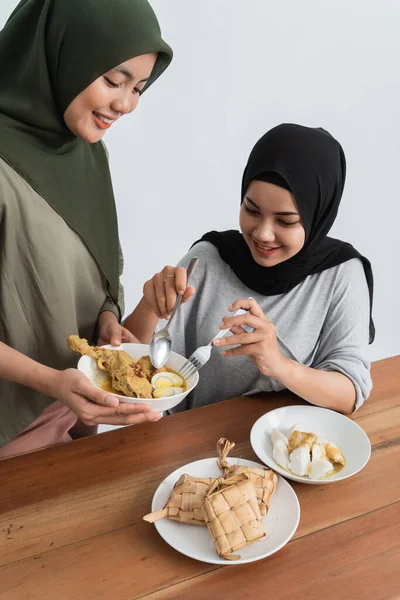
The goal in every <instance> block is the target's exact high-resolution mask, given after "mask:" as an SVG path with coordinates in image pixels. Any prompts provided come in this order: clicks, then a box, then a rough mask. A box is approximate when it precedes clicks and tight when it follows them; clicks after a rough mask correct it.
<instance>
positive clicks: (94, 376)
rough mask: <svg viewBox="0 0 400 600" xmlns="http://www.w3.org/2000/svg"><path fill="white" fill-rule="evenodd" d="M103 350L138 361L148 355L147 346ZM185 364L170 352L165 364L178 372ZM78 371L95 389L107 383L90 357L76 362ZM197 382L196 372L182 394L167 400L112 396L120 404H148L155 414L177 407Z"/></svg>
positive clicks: (105, 377) (185, 360) (103, 373)
mask: <svg viewBox="0 0 400 600" xmlns="http://www.w3.org/2000/svg"><path fill="white" fill-rule="evenodd" d="M103 348H110V349H112V350H125V352H127V353H128V354H129V355H130V356H132V358H134V359H135V360H139V358H142V356H147V355H148V354H149V346H148V344H121V346H119V347H118V348H115V347H114V346H103ZM186 362H187V359H186V358H185V357H184V356H181V355H180V354H176V352H171V354H170V356H169V359H168V361H167V364H166V365H165V366H166V367H167V368H170V369H173V370H174V371H179V369H180V368H181V367H182V366H183V365H184V364H185V363H186ZM78 369H79V370H80V371H82V373H84V374H85V375H86V377H88V378H89V380H90V382H91V383H93V385H95V386H96V387H99V388H101V387H102V385H104V383H105V382H106V381H107V379H108V375H107V373H106V372H105V371H102V370H101V369H99V367H98V366H97V362H96V360H95V359H94V358H92V357H91V356H82V357H81V358H80V359H79V362H78ZM198 381H199V374H198V372H197V371H196V373H194V375H191V376H190V377H188V379H187V380H186V390H185V391H184V392H182V394H177V395H176V396H170V397H169V398H128V397H127V396H120V395H119V394H113V395H114V396H116V397H117V398H119V400H120V401H121V402H130V403H131V404H148V405H149V406H151V408H152V409H153V410H155V411H157V412H162V411H164V410H169V409H170V408H173V407H174V406H177V405H178V404H179V403H180V402H182V400H183V399H184V398H185V397H186V396H187V395H188V394H189V392H191V391H192V390H193V389H194V388H195V387H196V385H197V382H198Z"/></svg>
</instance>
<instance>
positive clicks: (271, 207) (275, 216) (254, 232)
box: [240, 181, 305, 267]
mask: <svg viewBox="0 0 400 600" xmlns="http://www.w3.org/2000/svg"><path fill="white" fill-rule="evenodd" d="M240 229H241V231H242V234H243V237H244V239H245V241H246V243H247V245H248V247H249V248H250V251H251V253H252V255H253V258H254V260H255V261H256V263H258V264H259V265H261V266H262V267H273V266H274V265H277V264H279V263H281V262H284V261H285V260H288V259H289V258H291V257H292V256H294V255H295V254H297V253H298V252H299V251H300V250H301V249H302V247H303V246H304V242H305V231H304V227H303V224H302V222H301V217H300V214H299V211H298V209H297V206H296V203H295V200H294V197H293V194H291V193H290V192H289V191H288V190H285V189H284V188H281V187H278V186H277V185H274V184H272V183H266V182H264V181H251V182H250V185H249V187H248V188H247V191H246V194H245V197H244V199H243V203H242V205H241V208H240Z"/></svg>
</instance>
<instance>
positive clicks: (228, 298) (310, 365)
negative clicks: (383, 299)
mask: <svg viewBox="0 0 400 600" xmlns="http://www.w3.org/2000/svg"><path fill="white" fill-rule="evenodd" d="M345 176H346V162H345V156H344V152H343V149H342V147H341V145H340V144H339V142H337V140H335V139H334V138H333V137H332V136H331V135H330V134H329V133H328V132H326V131H324V130H323V129H313V128H309V127H303V126H300V125H294V124H282V125H279V126H278V127H275V128H274V129H272V130H270V131H268V132H267V133H266V134H265V135H264V136H263V137H262V138H261V139H260V140H259V141H258V142H257V144H256V145H255V147H254V148H253V150H252V152H251V154H250V157H249V160H248V163H247V166H246V168H245V171H244V175H243V181H242V193H241V209H240V228H241V233H240V232H239V231H225V232H216V231H212V232H209V233H207V234H206V235H204V236H203V237H202V238H201V240H199V241H198V242H197V243H196V244H195V245H194V247H192V249H191V250H190V252H189V253H188V254H187V255H186V256H185V258H184V259H183V261H182V262H181V264H182V265H183V266H186V265H187V264H188V261H189V260H190V258H191V257H192V256H193V255H195V254H196V255H198V256H199V257H200V263H199V267H198V269H197V271H196V272H195V274H194V283H193V286H194V288H196V289H197V293H196V295H195V297H194V299H193V300H192V301H191V302H190V303H189V304H187V305H186V306H185V310H182V315H181V317H180V318H181V322H180V323H177V324H175V326H174V329H173V331H172V332H171V333H172V339H173V340H174V342H175V340H177V343H176V344H175V346H174V349H175V350H176V351H177V352H179V353H183V354H185V355H186V356H189V355H190V354H191V353H192V352H193V351H194V350H195V349H196V348H197V347H198V346H201V345H204V344H206V343H208V342H209V341H210V339H212V337H213V336H214V335H215V333H216V328H217V327H218V325H219V326H220V328H222V329H223V328H230V329H231V332H232V334H233V336H232V337H231V336H228V337H225V338H223V339H220V340H215V341H214V346H218V347H220V348H226V347H227V346H236V347H235V348H232V349H229V350H225V351H224V352H223V353H219V352H217V351H214V352H213V353H212V359H211V360H210V361H209V362H208V363H207V365H206V366H205V367H204V369H203V370H202V373H201V375H202V376H201V378H200V382H199V385H198V386H197V387H196V390H195V392H194V393H193V395H192V397H189V398H188V403H187V405H186V407H194V406H199V405H201V404H203V403H209V402H216V401H218V400H221V399H224V398H229V397H232V396H238V395H241V394H244V393H254V392H256V391H267V390H272V389H275V390H279V389H283V388H288V389H290V390H292V391H293V392H295V393H296V394H298V395H299V396H301V397H303V398H305V399H306V400H308V401H309V402H311V403H313V404H318V405H321V406H325V407H328V408H333V409H335V410H339V411H341V412H344V413H350V412H352V411H353V410H354V409H355V408H358V407H359V406H360V405H361V404H362V402H363V400H364V399H365V398H366V397H368V394H369V391H370V389H371V380H370V375H369V364H368V362H367V361H366V360H365V358H364V350H365V347H366V345H367V344H368V341H369V342H372V341H373V339H374V325H373V321H372V317H371V309H372V294H373V280H372V272H371V266H370V263H369V261H368V260H367V259H366V258H364V257H363V256H361V255H360V254H359V253H358V252H357V250H355V249H354V248H353V246H351V245H350V244H348V243H346V242H342V241H340V240H336V239H333V238H330V237H327V234H328V232H329V230H330V228H331V227H332V224H333V222H334V220H335V218H336V215H337V211H338V208H339V203H340V200H341V197H342V193H343V188H344V183H345ZM194 288H192V287H187V288H186V271H185V269H183V268H177V269H174V268H172V267H165V268H164V269H163V271H162V272H161V273H158V274H156V275H155V276H154V277H153V279H152V280H150V281H149V282H147V283H146V284H145V288H144V298H143V299H142V301H141V304H140V305H139V306H138V308H137V309H136V311H135V313H133V315H132V317H131V318H130V319H129V320H128V322H127V323H128V327H129V328H130V329H131V331H133V332H134V333H135V334H136V335H138V336H139V337H141V339H145V337H146V335H148V334H149V333H151V328H152V327H154V325H155V323H156V321H157V318H160V317H166V316H167V315H168V313H169V312H170V311H171V307H172V306H173V302H174V300H175V298H176V294H177V293H182V292H184V301H187V300H188V299H189V298H190V297H191V296H192V295H193V293H194ZM185 289H186V291H185ZM249 296H251V298H249ZM232 300H233V302H232ZM229 304H230V306H228V310H229V311H231V312H233V311H237V310H238V309H239V308H243V309H246V310H247V311H248V312H246V314H244V315H238V316H229V317H228V316H227V317H224V318H223V320H222V323H220V322H219V316H220V315H222V314H224V312H225V311H226V307H227V305H229ZM145 310H146V311H147V313H149V310H150V311H151V312H152V314H153V317H152V322H151V323H150V322H149V319H148V321H147V322H148V330H146V332H144V331H143V329H142V328H140V326H139V324H138V319H137V314H139V316H140V311H145ZM183 331H184V339H183ZM144 334H145V335H144ZM178 340H179V341H178ZM224 357H240V358H236V359H235V360H233V361H226V360H224ZM246 357H248V358H250V359H251V362H252V364H251V365H250V364H249V362H248V361H246ZM207 374H208V376H209V377H208V380H209V378H210V377H212V381H211V382H210V380H209V381H207ZM205 398H206V402H204V399H205ZM177 408H178V409H181V405H180V406H179V407H177Z"/></svg>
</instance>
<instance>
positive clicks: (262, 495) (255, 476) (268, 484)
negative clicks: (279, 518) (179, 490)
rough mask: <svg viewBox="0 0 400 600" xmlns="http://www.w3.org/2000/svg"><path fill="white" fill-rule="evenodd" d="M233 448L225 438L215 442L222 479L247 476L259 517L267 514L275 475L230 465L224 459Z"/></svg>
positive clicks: (274, 487)
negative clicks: (252, 489)
mask: <svg viewBox="0 0 400 600" xmlns="http://www.w3.org/2000/svg"><path fill="white" fill-rule="evenodd" d="M234 446H235V443H234V442H230V441H229V440H227V439H226V438H221V439H219V440H218V442H217V454H218V459H219V463H218V466H219V468H220V469H221V472H222V473H223V475H224V477H225V478H227V477H232V475H239V474H240V473H245V474H246V475H248V476H249V478H250V479H251V481H252V482H253V484H254V487H255V490H256V494H257V499H258V503H259V505H260V513H261V516H264V515H266V514H267V512H268V509H269V507H270V504H271V500H272V496H273V495H274V492H275V490H276V485H277V483H278V476H277V474H276V473H275V472H274V471H272V470H271V469H262V468H261V469H260V468H259V467H246V466H244V465H230V464H229V463H228V462H227V460H226V458H227V456H228V454H229V452H230V451H231V450H232V448H233V447H234Z"/></svg>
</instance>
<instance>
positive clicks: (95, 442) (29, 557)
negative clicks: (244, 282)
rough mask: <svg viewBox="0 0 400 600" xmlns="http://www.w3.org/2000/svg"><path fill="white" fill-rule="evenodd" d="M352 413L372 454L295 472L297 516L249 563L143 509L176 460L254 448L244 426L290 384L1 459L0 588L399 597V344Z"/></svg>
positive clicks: (23, 594) (335, 599)
mask: <svg viewBox="0 0 400 600" xmlns="http://www.w3.org/2000/svg"><path fill="white" fill-rule="evenodd" d="M373 380H374V390H373V393H372V395H371V397H370V399H369V400H368V402H366V404H365V406H364V407H363V408H362V409H360V410H359V411H358V412H357V413H356V414H355V417H354V418H355V420H356V421H357V423H358V424H359V425H361V427H362V428H363V429H364V430H365V431H366V432H367V434H368V436H369V439H370V440H371V444H372V456H371V459H370V461H369V463H368V464H367V466H366V467H365V468H364V469H363V470H362V471H361V472H360V473H358V474H357V475H356V476H354V477H352V478H350V479H346V480H344V481H341V482H338V483H336V484H331V485H304V484H296V483H293V487H294V489H295V491H296V493H297V495H298V498H299V501H300V506H301V519H300V525H299V528H298V530H297V532H296V534H295V535H294V537H293V539H292V541H290V542H289V544H287V545H286V546H285V547H284V548H283V549H282V550H280V551H279V552H277V553H276V554H274V555H272V556H270V557H268V558H266V559H264V560H262V561H258V562H255V563H250V564H247V565H236V566H234V565H232V566H223V567H221V566H218V565H210V564H206V563H201V562H197V561H195V560H192V559H190V558H187V557H185V556H183V555H181V554H180V553H178V552H176V551H175V550H173V549H172V548H171V547H170V546H169V545H168V544H166V543H165V542H164V541H163V540H162V538H161V537H160V536H159V535H158V533H157V531H156V529H155V527H154V526H152V525H150V524H148V523H146V522H144V521H142V517H143V515H144V514H146V513H147V512H149V511H150V504H151V499H152V496H153V493H154V491H155V489H156V488H157V486H158V484H159V483H160V482H161V481H162V480H163V479H164V477H166V476H167V475H168V474H169V473H171V471H173V470H175V469H176V468H178V467H180V466H182V465H184V464H186V463H189V462H191V461H193V460H198V459H200V458H206V457H212V456H215V454H216V451H215V446H216V442H217V440H218V439H219V438H220V437H221V436H225V437H227V438H228V439H230V440H233V441H235V442H236V447H235V448H234V450H233V451H232V453H231V454H232V456H239V457H242V458H248V459H253V460H258V459H257V457H256V456H255V455H254V453H253V451H252V449H251V446H250V442H249V433H250V429H251V427H252V425H253V423H254V422H255V421H256V420H257V419H258V418H259V417H260V416H261V415H262V414H264V413H265V412H267V411H269V410H272V409H274V408H277V407H280V406H283V405H285V404H288V403H289V404H294V403H296V404H301V403H302V401H301V400H299V399H298V398H296V397H294V396H293V395H291V394H289V393H286V392H285V393H281V394H268V395H263V396H258V397H252V398H238V399H234V400H229V401H226V402H221V403H220V404H217V405H213V406H208V407H205V408H202V409H197V410H192V411H188V412H186V413H181V414H178V415H174V416H172V417H167V418H164V419H162V421H160V422H159V423H157V424H148V425H141V426H136V427H127V428H123V429H118V430H114V431H111V432H108V433H104V434H101V435H98V436H95V437H92V438H87V439H84V440H79V441H76V442H73V443H70V444H66V445H61V446H57V447H53V448H48V449H45V450H42V451H39V452H33V453H31V454H26V455H22V456H19V457H15V458H11V459H6V460H2V461H0V521H1V522H0V532H1V551H0V565H1V566H0V598H1V600H6V599H7V600H28V599H29V600H30V599H40V600H77V599H81V598H82V599H85V600H89V599H90V600H92V599H93V600H102V599H106V600H133V599H134V598H145V599H146V600H150V599H151V600H153V599H154V600H155V599H167V598H177V599H178V598H180V599H182V600H187V599H190V600H197V599H199V600H204V599H208V598H209V599H225V598H229V600H235V599H238V600H239V599H240V600H242V599H244V598H252V599H256V600H257V599H259V598H263V599H264V598H270V599H272V600H286V599H289V598H290V599H291V600H302V599H303V598H304V599H305V598H307V600H314V599H315V600H316V599H318V600H320V599H323V600H341V599H344V600H353V599H359V600H389V599H391V600H394V599H395V598H397V599H399V598H400V525H399V523H400V521H399V518H400V501H399V500H400V476H399V462H400V452H399V438H400V356H397V357H394V358H391V359H386V360H383V361H379V362H377V363H374V365H373Z"/></svg>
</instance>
